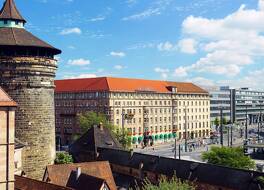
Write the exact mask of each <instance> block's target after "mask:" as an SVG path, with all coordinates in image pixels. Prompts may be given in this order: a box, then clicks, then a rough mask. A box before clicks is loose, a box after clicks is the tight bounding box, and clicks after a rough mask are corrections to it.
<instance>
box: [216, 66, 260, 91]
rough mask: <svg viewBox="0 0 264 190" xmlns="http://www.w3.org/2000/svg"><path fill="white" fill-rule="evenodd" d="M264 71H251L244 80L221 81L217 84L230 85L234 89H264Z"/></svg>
mask: <svg viewBox="0 0 264 190" xmlns="http://www.w3.org/2000/svg"><path fill="white" fill-rule="evenodd" d="M263 76H264V69H259V70H254V71H249V72H248V74H246V75H244V76H243V77H242V78H239V79H233V80H219V81H217V84H219V85H230V86H232V87H235V88H238V87H250V88H253V89H259V90H263V89H264V83H263Z"/></svg>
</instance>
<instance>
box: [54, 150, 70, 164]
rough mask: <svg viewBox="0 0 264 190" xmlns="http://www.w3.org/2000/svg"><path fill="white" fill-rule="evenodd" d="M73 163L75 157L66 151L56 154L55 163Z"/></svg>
mask: <svg viewBox="0 0 264 190" xmlns="http://www.w3.org/2000/svg"><path fill="white" fill-rule="evenodd" d="M70 163H73V158H72V156H71V155H69V154H68V153H66V152H59V153H57V154H56V159H55V164H70Z"/></svg>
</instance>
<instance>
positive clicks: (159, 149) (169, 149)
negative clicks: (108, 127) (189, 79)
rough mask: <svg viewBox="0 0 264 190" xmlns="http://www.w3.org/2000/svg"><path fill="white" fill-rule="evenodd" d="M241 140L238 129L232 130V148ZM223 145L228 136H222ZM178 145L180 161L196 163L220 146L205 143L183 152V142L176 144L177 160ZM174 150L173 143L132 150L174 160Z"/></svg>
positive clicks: (241, 143)
mask: <svg viewBox="0 0 264 190" xmlns="http://www.w3.org/2000/svg"><path fill="white" fill-rule="evenodd" d="M255 128H256V126H251V127H249V128H248V130H249V131H250V130H251V131H252V129H255ZM248 136H249V137H252V136H256V133H254V132H252V133H250V134H249V135H248ZM243 140H244V136H243V137H242V138H241V134H240V130H238V129H236V130H234V131H233V147H238V146H243ZM218 142H220V140H219V139H218ZM229 142H230V139H229ZM223 143H224V146H227V145H228V135H227V134H224V136H223ZM179 144H180V145H181V151H180V154H181V157H180V159H182V160H190V161H196V162H202V158H201V155H202V153H203V152H206V151H208V150H210V147H212V146H220V144H211V143H208V142H207V143H205V144H203V145H200V146H196V147H195V148H192V149H189V148H188V151H187V152H185V148H184V141H181V142H177V147H176V157H177V158H179ZM174 149H175V142H168V143H165V144H157V145H154V146H153V147H145V148H141V147H140V148H136V149H134V152H139V153H143V154H150V155H156V156H162V157H169V158H174V155H175V151H174Z"/></svg>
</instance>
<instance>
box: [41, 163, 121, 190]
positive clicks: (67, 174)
mask: <svg viewBox="0 0 264 190" xmlns="http://www.w3.org/2000/svg"><path fill="white" fill-rule="evenodd" d="M76 168H80V169H81V174H85V175H88V176H92V177H94V178H99V179H101V180H104V181H106V183H107V185H108V186H109V188H110V190H116V184H115V181H114V178H113V175H112V171H111V168H110V165H109V163H108V162H107V161H102V162H84V163H76V164H61V165H50V166H47V168H46V172H45V175H44V181H47V182H49V183H52V184H56V185H59V186H64V187H66V186H67V184H68V182H69V180H70V179H71V174H72V171H75V170H76ZM81 181H82V180H81ZM97 181H98V180H97ZM99 181H100V180H99ZM82 182H83V181H82Z"/></svg>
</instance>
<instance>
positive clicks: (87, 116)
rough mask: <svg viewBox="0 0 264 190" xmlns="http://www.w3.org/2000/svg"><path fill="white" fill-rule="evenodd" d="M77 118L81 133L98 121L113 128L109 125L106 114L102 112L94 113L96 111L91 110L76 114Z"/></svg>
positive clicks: (97, 123)
mask: <svg viewBox="0 0 264 190" xmlns="http://www.w3.org/2000/svg"><path fill="white" fill-rule="evenodd" d="M78 120H79V123H80V127H81V130H82V133H85V132H86V131H88V130H89V129H90V128H91V127H92V126H94V125H99V124H100V123H102V124H103V126H104V127H107V128H109V129H112V128H113V125H111V124H110V123H109V122H108V121H107V118H106V116H105V115H104V114H102V113H96V112H92V111H91V112H85V113H81V114H79V115H78Z"/></svg>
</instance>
